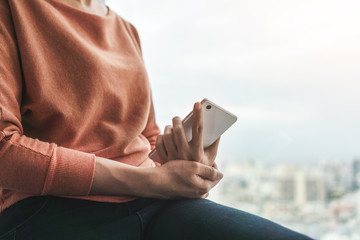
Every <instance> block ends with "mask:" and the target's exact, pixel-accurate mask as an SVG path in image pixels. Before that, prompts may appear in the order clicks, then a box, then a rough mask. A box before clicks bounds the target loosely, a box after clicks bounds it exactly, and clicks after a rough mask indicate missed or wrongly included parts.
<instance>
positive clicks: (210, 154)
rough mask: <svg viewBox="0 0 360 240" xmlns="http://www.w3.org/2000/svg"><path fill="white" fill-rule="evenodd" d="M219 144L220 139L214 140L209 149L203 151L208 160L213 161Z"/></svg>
mask: <svg viewBox="0 0 360 240" xmlns="http://www.w3.org/2000/svg"><path fill="white" fill-rule="evenodd" d="M219 143H220V137H219V138H218V139H216V141H215V142H213V143H212V144H211V145H210V146H209V147H207V148H206V149H205V151H204V152H205V154H206V155H207V156H208V158H209V159H212V161H215V158H216V155H217V151H218V148H219Z"/></svg>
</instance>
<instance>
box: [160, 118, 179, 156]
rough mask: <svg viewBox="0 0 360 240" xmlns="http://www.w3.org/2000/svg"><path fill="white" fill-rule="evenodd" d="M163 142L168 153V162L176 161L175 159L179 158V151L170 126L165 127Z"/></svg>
mask: <svg viewBox="0 0 360 240" xmlns="http://www.w3.org/2000/svg"><path fill="white" fill-rule="evenodd" d="M163 141H164V146H165V149H166V152H167V156H168V160H173V159H175V157H176V156H177V149H176V145H175V141H174V136H173V133H172V127H171V126H170V125H167V126H166V127H165V130H164V137H163Z"/></svg>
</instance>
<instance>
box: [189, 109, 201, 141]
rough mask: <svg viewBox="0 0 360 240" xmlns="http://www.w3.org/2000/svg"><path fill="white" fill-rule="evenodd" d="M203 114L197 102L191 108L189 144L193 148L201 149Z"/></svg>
mask: <svg viewBox="0 0 360 240" xmlns="http://www.w3.org/2000/svg"><path fill="white" fill-rule="evenodd" d="M202 136H203V112H202V107H201V103H199V102H197V103H195V104H194V108H193V121H192V140H191V143H192V144H193V146H194V147H197V148H200V147H201V148H202V147H203V141H202Z"/></svg>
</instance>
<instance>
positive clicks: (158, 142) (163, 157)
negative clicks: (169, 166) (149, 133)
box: [156, 135, 168, 163]
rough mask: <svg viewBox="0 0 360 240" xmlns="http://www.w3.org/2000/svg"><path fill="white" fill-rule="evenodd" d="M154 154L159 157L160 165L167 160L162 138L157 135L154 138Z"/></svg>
mask: <svg viewBox="0 0 360 240" xmlns="http://www.w3.org/2000/svg"><path fill="white" fill-rule="evenodd" d="M156 152H157V154H158V155H159V157H160V160H161V163H165V162H166V160H167V158H168V157H167V152H166V149H165V146H164V142H163V136H162V135H159V136H158V137H157V138H156Z"/></svg>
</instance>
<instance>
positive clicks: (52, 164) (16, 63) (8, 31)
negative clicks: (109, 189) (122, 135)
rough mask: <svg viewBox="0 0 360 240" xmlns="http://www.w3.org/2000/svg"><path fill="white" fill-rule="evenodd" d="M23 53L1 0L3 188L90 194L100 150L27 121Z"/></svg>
mask: <svg viewBox="0 0 360 240" xmlns="http://www.w3.org/2000/svg"><path fill="white" fill-rule="evenodd" d="M22 85H23V79H22V73H21V65H20V54H19V51H18V46H17V41H16V37H15V31H14V27H13V23H12V19H11V12H10V10H9V6H8V2H7V1H1V3H0V188H4V189H11V190H16V191H21V192H25V193H29V194H34V195H47V194H51V195H64V196H65V195H73V196H76V195H77V196H82V195H88V194H89V192H90V188H91V185H92V180H93V176H94V171H95V155H93V154H89V153H84V152H80V151H76V150H73V149H69V148H64V147H60V146H57V145H56V144H55V143H47V142H43V141H40V140H38V139H33V138H29V137H27V136H25V135H24V134H23V127H22V124H21V111H20V108H21V101H22V92H23V89H22Z"/></svg>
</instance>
